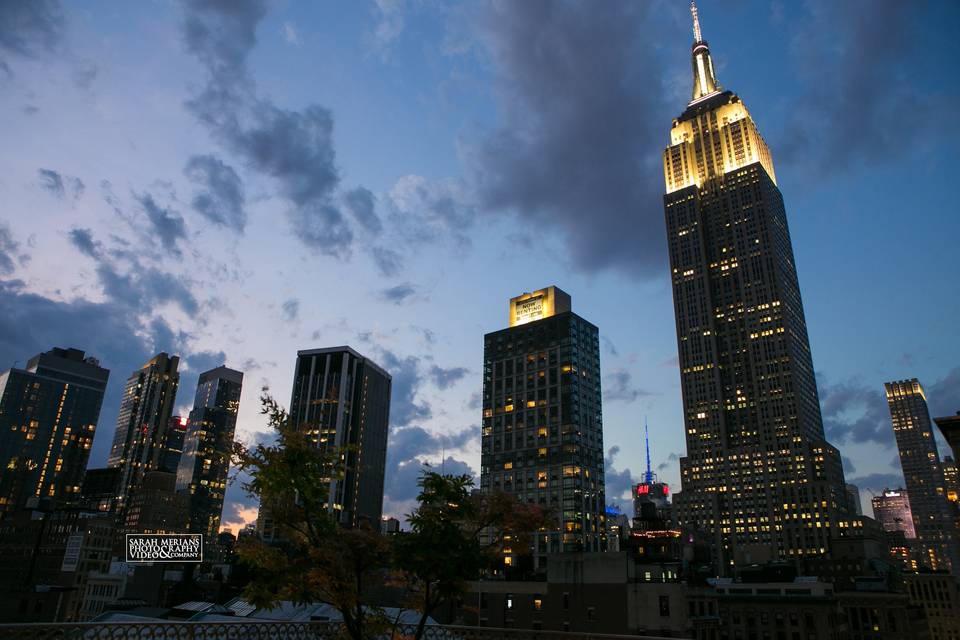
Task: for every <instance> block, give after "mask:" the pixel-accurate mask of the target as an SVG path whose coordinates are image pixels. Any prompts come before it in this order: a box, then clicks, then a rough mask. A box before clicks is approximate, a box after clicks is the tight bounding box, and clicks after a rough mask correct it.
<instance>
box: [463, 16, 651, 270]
mask: <svg viewBox="0 0 960 640" xmlns="http://www.w3.org/2000/svg"><path fill="white" fill-rule="evenodd" d="M654 6H656V5H654V4H653V3H644V2H626V1H624V2H614V1H609V2H601V3H561V2H551V1H550V0H529V1H526V2H505V3H498V4H492V5H490V12H489V15H487V16H486V19H485V20H484V21H483V24H484V29H483V40H484V42H485V43H486V44H487V46H488V48H489V51H490V55H491V57H492V59H493V61H494V65H495V73H496V79H495V90H496V93H497V95H498V98H499V102H500V105H499V106H500V112H501V113H502V114H504V115H503V118H502V121H501V122H499V123H498V126H497V127H496V128H495V129H494V130H493V131H491V132H489V133H488V134H486V135H484V136H482V137H481V138H480V139H479V140H475V141H467V142H466V143H465V147H464V157H465V158H466V160H467V164H468V173H469V174H470V176H471V178H472V181H473V184H474V186H475V188H476V189H477V193H478V195H479V198H480V202H481V203H482V204H483V206H484V207H485V208H487V209H490V210H495V211H507V212H512V213H515V214H516V215H517V216H519V217H520V218H521V220H522V222H523V223H524V224H531V225H536V226H538V227H542V228H552V229H554V230H556V231H558V232H559V233H560V235H561V237H562V238H563V239H564V241H565V243H566V245H567V249H568V253H569V258H570V260H571V262H572V263H573V265H574V266H575V267H577V268H580V269H584V270H588V271H597V270H601V269H607V268H617V269H620V270H623V271H626V272H628V273H631V274H637V275H641V276H653V275H660V274H662V273H663V272H664V268H665V267H664V265H665V264H666V259H665V256H666V241H665V238H664V230H663V211H662V209H661V207H660V205H659V204H658V203H660V202H661V198H662V191H663V184H662V183H663V181H662V177H661V175H660V173H661V171H662V165H661V161H660V150H661V149H662V148H663V146H664V142H665V138H664V136H665V133H666V130H665V127H666V126H667V124H668V123H669V122H670V113H669V111H668V110H667V108H666V105H665V102H664V100H665V93H666V92H665V91H664V89H663V81H662V78H661V67H662V66H663V65H661V63H660V62H659V61H658V60H657V59H656V53H657V52H656V47H657V46H658V44H657V43H658V39H657V38H652V37H650V34H651V33H658V32H660V31H662V30H663V29H664V28H665V27H663V26H662V25H659V24H654V23H653V22H652V21H653V20H654V19H657V18H658V16H657V15H656V14H655V12H654V11H653V10H652V8H653V7H654Z"/></svg>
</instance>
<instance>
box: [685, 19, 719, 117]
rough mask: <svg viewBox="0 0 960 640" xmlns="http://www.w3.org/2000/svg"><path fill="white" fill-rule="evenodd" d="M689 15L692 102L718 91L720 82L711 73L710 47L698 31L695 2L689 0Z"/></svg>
mask: <svg viewBox="0 0 960 640" xmlns="http://www.w3.org/2000/svg"><path fill="white" fill-rule="evenodd" d="M690 15H691V16H693V54H692V62H693V100H692V102H693V101H696V100H699V99H700V98H702V97H704V96H708V95H710V94H713V93H716V92H717V91H719V90H720V83H718V82H717V77H716V75H714V73H713V60H712V59H711V58H710V47H709V46H708V45H707V42H706V41H705V40H704V39H703V34H702V33H701V32H700V14H699V13H698V12H697V4H696V2H693V1H691V2H690Z"/></svg>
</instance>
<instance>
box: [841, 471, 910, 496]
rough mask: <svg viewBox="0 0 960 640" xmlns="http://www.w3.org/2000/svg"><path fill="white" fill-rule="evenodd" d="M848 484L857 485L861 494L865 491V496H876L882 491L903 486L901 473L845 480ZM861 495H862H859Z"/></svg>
mask: <svg viewBox="0 0 960 640" xmlns="http://www.w3.org/2000/svg"><path fill="white" fill-rule="evenodd" d="M847 481H848V482H850V484H855V485H857V488H858V489H860V491H861V492H863V491H866V492H867V495H871V494H874V495H875V494H878V493H880V492H881V491H883V490H884V489H897V488H899V487H902V486H903V474H902V473H897V472H893V473H871V474H868V475H864V476H857V477H855V478H847ZM861 495H863V494H861Z"/></svg>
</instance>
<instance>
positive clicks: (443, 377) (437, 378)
mask: <svg viewBox="0 0 960 640" xmlns="http://www.w3.org/2000/svg"><path fill="white" fill-rule="evenodd" d="M429 373H430V378H431V379H432V380H433V384H435V385H437V388H438V389H440V390H445V389H449V388H450V387H452V386H453V385H455V384H456V383H457V382H459V381H460V380H463V378H464V377H465V376H466V375H467V374H468V373H470V370H469V369H467V368H465V367H451V368H449V369H444V368H443V367H438V366H437V365H433V366H432V367H430V372H429Z"/></svg>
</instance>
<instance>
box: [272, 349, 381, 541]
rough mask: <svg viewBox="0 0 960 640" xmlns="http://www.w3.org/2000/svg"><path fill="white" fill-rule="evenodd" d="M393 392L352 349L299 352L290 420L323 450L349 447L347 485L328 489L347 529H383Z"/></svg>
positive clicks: (338, 483) (334, 484)
mask: <svg viewBox="0 0 960 640" xmlns="http://www.w3.org/2000/svg"><path fill="white" fill-rule="evenodd" d="M390 386H391V377H390V374H389V373H387V372H386V371H384V370H383V369H381V368H380V367H379V366H377V365H376V364H375V363H374V362H373V361H372V360H369V359H368V358H365V357H363V356H362V355H360V354H359V353H357V352H356V351H354V350H353V349H351V348H350V347H331V348H329V349H309V350H307V351H298V352H297V368H296V371H295V372H294V374H293V397H292V398H291V400H290V419H291V420H293V421H294V423H295V424H297V425H298V426H300V427H301V428H303V429H307V430H309V431H311V432H312V433H313V435H314V438H315V441H316V443H317V445H318V446H319V447H321V448H329V447H348V446H349V447H350V450H349V451H348V452H347V460H346V474H345V476H344V478H343V480H335V481H333V482H331V483H330V509H331V512H332V513H334V515H335V516H336V518H337V520H338V521H339V522H340V524H342V525H344V526H350V527H353V526H357V525H358V524H359V523H360V522H366V523H367V524H369V525H370V526H371V527H372V528H373V529H374V530H375V531H376V530H378V529H379V527H380V516H381V512H382V510H383V476H384V470H385V467H386V464H387V426H388V424H389V421H390Z"/></svg>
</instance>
